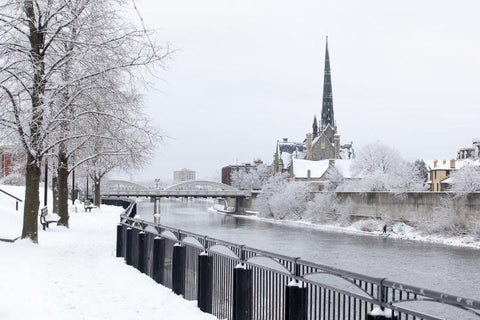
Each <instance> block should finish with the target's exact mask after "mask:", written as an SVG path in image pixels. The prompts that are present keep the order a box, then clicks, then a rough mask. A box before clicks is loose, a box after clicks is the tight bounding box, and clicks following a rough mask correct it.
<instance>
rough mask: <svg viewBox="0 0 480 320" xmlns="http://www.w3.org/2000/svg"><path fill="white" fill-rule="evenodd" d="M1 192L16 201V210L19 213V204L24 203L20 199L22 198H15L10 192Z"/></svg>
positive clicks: (0, 190)
mask: <svg viewBox="0 0 480 320" xmlns="http://www.w3.org/2000/svg"><path fill="white" fill-rule="evenodd" d="M0 192H1V193H4V194H6V195H7V196H9V197H10V198H13V199H15V210H16V211H18V203H19V202H22V201H23V200H22V199H20V198H17V197H15V196H14V195H13V194H10V193H8V192H7V191H5V190H2V189H0Z"/></svg>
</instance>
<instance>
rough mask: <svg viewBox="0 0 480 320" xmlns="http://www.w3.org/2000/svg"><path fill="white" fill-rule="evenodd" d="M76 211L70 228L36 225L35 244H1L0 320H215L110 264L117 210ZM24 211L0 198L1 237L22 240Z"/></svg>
mask: <svg viewBox="0 0 480 320" xmlns="http://www.w3.org/2000/svg"><path fill="white" fill-rule="evenodd" d="M0 189H3V190H5V191H8V192H10V193H12V194H14V195H15V196H18V197H19V198H21V199H23V197H24V195H23V192H24V191H23V190H24V189H23V188H21V187H9V186H0ZM41 199H43V196H42V197H41ZM50 203H51V201H50ZM77 207H78V212H75V207H73V206H72V207H71V210H70V212H71V213H70V215H71V217H70V229H66V228H61V227H57V226H56V225H51V227H50V228H49V229H47V230H46V231H42V230H41V226H39V227H40V230H39V244H38V245H37V244H33V243H31V242H30V241H26V240H22V241H21V240H18V241H16V242H15V243H7V242H0V257H1V260H0V297H1V298H0V319H2V320H9V319H12V320H18V319H38V320H41V319H88V320H91V319H116V320H117V319H182V320H183V319H200V320H202V319H205V320H207V319H216V318H215V317H213V316H212V315H209V314H206V313H203V312H201V311H200V310H199V309H197V308H196V302H189V301H186V300H184V299H183V298H181V297H179V296H177V295H175V294H173V293H172V292H171V290H169V289H167V288H165V287H163V286H161V285H159V284H157V283H156V282H154V281H153V280H152V279H150V278H149V277H147V276H146V275H143V274H141V273H139V272H138V271H137V270H136V269H134V268H133V267H130V266H127V265H126V264H125V263H124V261H123V259H122V258H116V257H115V237H116V235H115V232H116V225H117V223H118V221H119V215H120V213H121V208H118V207H113V206H102V207H101V209H94V210H92V212H91V213H85V212H84V211H83V207H82V206H80V205H78V206H77ZM22 208H23V206H20V209H19V211H15V201H13V200H10V199H9V197H7V196H5V195H3V194H0V238H15V237H18V236H20V234H21V229H22V212H23V211H22Z"/></svg>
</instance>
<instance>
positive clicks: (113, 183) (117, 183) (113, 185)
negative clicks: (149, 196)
mask: <svg viewBox="0 0 480 320" xmlns="http://www.w3.org/2000/svg"><path fill="white" fill-rule="evenodd" d="M147 189H148V188H147V187H145V186H142V185H141V184H138V183H135V182H131V181H125V180H106V181H105V182H104V183H102V191H113V190H115V191H120V190H123V191H139V190H147Z"/></svg>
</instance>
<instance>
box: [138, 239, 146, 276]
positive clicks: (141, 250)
mask: <svg viewBox="0 0 480 320" xmlns="http://www.w3.org/2000/svg"><path fill="white" fill-rule="evenodd" d="M137 239H138V241H137V252H138V260H137V267H138V271H140V272H141V273H145V231H143V230H142V231H140V232H139V233H138V236H137Z"/></svg>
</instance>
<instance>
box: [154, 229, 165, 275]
mask: <svg viewBox="0 0 480 320" xmlns="http://www.w3.org/2000/svg"><path fill="white" fill-rule="evenodd" d="M152 260H153V265H152V278H153V280H155V281H156V282H157V283H160V284H164V283H165V279H164V277H163V272H164V270H163V268H164V264H165V239H162V238H160V237H155V239H154V240H153V259H152Z"/></svg>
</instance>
